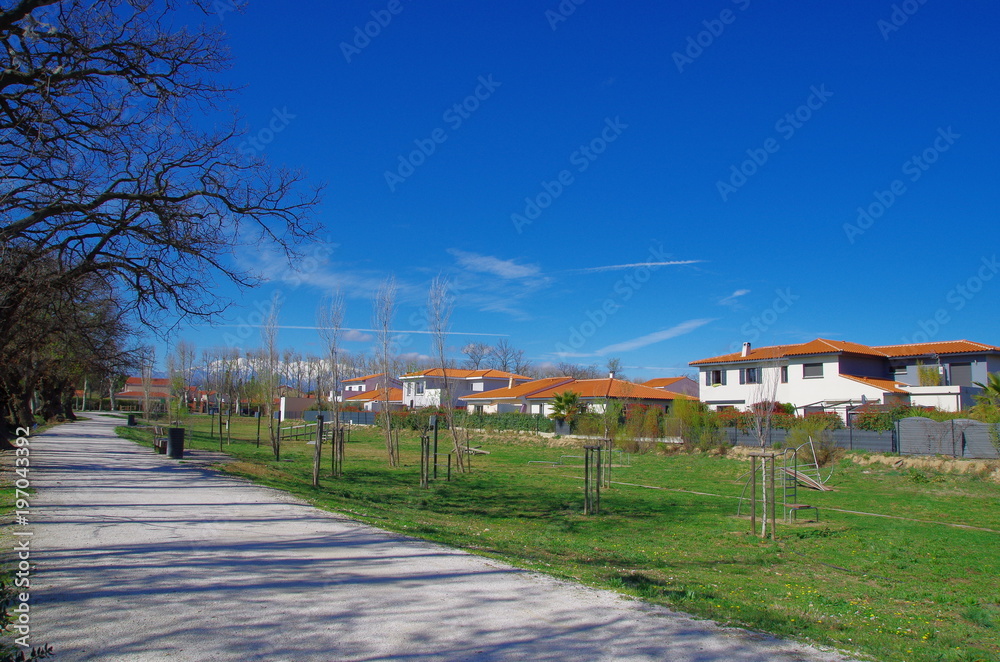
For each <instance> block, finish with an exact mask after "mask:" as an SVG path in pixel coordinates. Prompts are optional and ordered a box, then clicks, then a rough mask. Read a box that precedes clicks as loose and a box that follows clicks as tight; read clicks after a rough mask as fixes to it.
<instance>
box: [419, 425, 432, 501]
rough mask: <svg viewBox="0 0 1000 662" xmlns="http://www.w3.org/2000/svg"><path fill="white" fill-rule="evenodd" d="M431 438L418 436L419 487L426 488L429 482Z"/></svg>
mask: <svg viewBox="0 0 1000 662" xmlns="http://www.w3.org/2000/svg"><path fill="white" fill-rule="evenodd" d="M430 465H431V438H430V437H429V436H428V435H426V434H425V435H421V436H420V487H422V488H424V489H427V488H428V487H429V482H430V480H429V479H430Z"/></svg>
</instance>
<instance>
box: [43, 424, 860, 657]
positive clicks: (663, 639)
mask: <svg viewBox="0 0 1000 662" xmlns="http://www.w3.org/2000/svg"><path fill="white" fill-rule="evenodd" d="M121 423H122V420H121V419H112V418H108V417H102V416H93V419H92V420H90V421H86V422H80V423H72V424H67V425H62V426H58V427H57V428H55V429H53V430H51V431H49V432H47V433H45V434H43V435H40V436H38V437H36V438H34V439H32V445H31V461H32V483H33V486H34V487H35V488H36V489H37V492H36V495H35V499H34V502H33V506H32V524H31V527H32V529H33V530H34V532H35V534H34V537H33V539H32V547H33V556H32V559H33V560H34V561H35V562H36V563H37V567H36V569H35V575H34V577H33V582H32V588H33V590H32V594H31V595H32V598H31V599H32V605H31V615H32V635H33V639H32V643H35V644H37V643H41V642H48V643H51V644H53V645H54V646H55V648H56V651H57V653H58V658H57V659H59V660H109V661H111V660H113V661H115V662H123V661H128V662H131V661H147V660H149V661H151V660H198V661H204V660H211V661H230V660H231V661H233V662H237V661H239V662H249V661H251V660H267V661H269V662H281V661H286V660H287V661H289V662H292V661H294V662H300V661H307V660H323V661H324V662H330V661H334V662H341V661H347V660H418V661H419V660H449V661H450V660H475V661H493V660H523V661H525V662H529V661H530V662H541V661H546V660H567V661H569V660H572V661H573V662H580V661H587V662H589V661H593V660H615V661H617V660H623V661H637V662H638V661H649V660H668V661H670V662H712V661H723V660H725V661H726V662H750V661H759V662H764V661H768V662H792V661H803V662H806V661H808V662H814V661H815V662H818V661H821V660H822V661H828V662H834V661H837V662H840V661H843V660H845V659H846V658H843V657H841V656H839V655H836V654H834V653H829V652H821V651H819V650H817V649H815V648H811V647H808V646H804V645H800V644H795V643H791V642H784V641H777V640H774V639H772V638H770V637H765V636H762V635H758V634H753V633H749V632H745V631H741V630H734V629H725V628H720V627H717V626H715V625H713V624H711V623H709V622H706V621H696V620H693V619H690V618H687V617H685V616H683V615H680V614H677V613H674V612H671V611H668V610H666V609H661V608H658V607H651V606H648V605H645V604H643V603H641V602H637V601H632V600H628V599H624V598H622V597H620V596H618V595H616V594H615V593H612V592H607V591H598V590H593V589H589V588H584V587H581V586H576V585H574V584H570V583H566V582H561V581H557V580H555V579H551V578H549V577H546V576H544V575H539V574H535V573H532V572H526V571H523V570H518V569H516V568H513V567H510V566H508V565H505V564H503V563H499V562H496V561H492V560H488V559H484V558H480V557H477V556H474V555H471V554H466V553H464V552H460V551H456V550H453V549H450V548H447V547H443V546H440V545H435V544H431V543H427V542H423V541H420V540H414V539H411V538H406V537H403V536H400V535H397V534H393V533H387V532H385V531H382V530H380V529H377V528H374V527H371V526H368V525H364V524H360V523H357V522H354V521H351V520H349V519H347V518H345V517H342V516H338V515H334V514H330V513H326V512H323V511H321V510H318V509H316V508H313V507H312V506H309V505H307V504H304V503H302V502H300V501H298V500H296V499H294V498H292V497H290V496H288V495H286V494H283V493H281V492H277V491H275V490H271V489H267V488H262V487H256V486H254V485H252V484H250V483H248V482H246V481H242V480H238V479H234V478H228V477H224V476H220V475H218V474H215V473H213V472H211V471H209V470H207V469H205V468H204V467H203V466H199V463H197V462H187V461H184V462H178V461H176V460H170V459H169V458H166V457H164V456H160V455H155V454H154V453H152V452H151V451H150V450H149V449H148V448H145V447H141V446H138V445H135V444H133V443H131V442H128V441H125V440H122V439H118V438H117V437H115V436H114V431H113V428H114V426H115V425H118V424H121ZM198 455H199V453H197V452H196V453H194V454H193V455H192V457H193V458H194V459H197V457H198ZM200 455H201V456H202V457H203V458H204V456H205V455H206V454H204V453H201V454H200Z"/></svg>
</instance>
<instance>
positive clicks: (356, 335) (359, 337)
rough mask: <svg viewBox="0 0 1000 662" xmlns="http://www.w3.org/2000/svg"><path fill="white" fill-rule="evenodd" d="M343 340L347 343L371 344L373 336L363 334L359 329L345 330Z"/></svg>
mask: <svg viewBox="0 0 1000 662" xmlns="http://www.w3.org/2000/svg"><path fill="white" fill-rule="evenodd" d="M343 339H344V340H346V341H347V342H372V341H373V340H375V336H373V335H372V334H370V333H365V332H364V331H362V330H360V329H347V330H346V331H345V332H344V338H343Z"/></svg>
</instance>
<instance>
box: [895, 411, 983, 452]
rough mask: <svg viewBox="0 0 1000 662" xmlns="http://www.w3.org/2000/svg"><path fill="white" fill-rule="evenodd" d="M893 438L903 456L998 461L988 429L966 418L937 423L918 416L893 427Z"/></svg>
mask: <svg viewBox="0 0 1000 662" xmlns="http://www.w3.org/2000/svg"><path fill="white" fill-rule="evenodd" d="M896 434H897V436H898V437H899V452H900V453H901V454H903V455H950V456H952V457H965V458H981V459H996V458H997V457H1000V455H998V454H997V449H996V448H995V447H994V446H993V443H992V442H991V440H990V428H989V426H988V425H987V424H986V423H980V422H979V421H973V420H969V419H967V418H957V419H954V420H951V421H941V422H938V421H932V420H931V419H929V418H922V417H919V416H914V417H911V418H904V419H901V420H900V421H898V422H897V423H896Z"/></svg>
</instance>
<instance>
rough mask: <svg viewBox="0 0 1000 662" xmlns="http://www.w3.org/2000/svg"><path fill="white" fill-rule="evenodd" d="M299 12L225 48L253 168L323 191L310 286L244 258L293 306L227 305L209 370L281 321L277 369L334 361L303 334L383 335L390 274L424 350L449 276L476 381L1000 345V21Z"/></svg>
mask: <svg viewBox="0 0 1000 662" xmlns="http://www.w3.org/2000/svg"><path fill="white" fill-rule="evenodd" d="M577 1H578V2H579V1H580V0H577ZM216 6H217V7H225V5H224V4H222V3H217V4H216ZM287 7H288V6H287V5H285V6H282V5H280V4H279V3H264V2H251V3H250V4H249V6H248V7H247V8H246V9H245V11H244V12H243V13H238V12H235V11H234V12H229V11H221V12H220V14H219V15H218V16H211V17H209V19H208V20H209V22H215V23H216V24H218V23H219V22H220V21H221V25H222V27H223V29H224V30H225V31H226V32H227V34H228V36H229V43H230V47H231V51H232V52H231V54H232V60H233V65H234V66H233V67H232V69H231V70H229V71H228V72H226V73H225V80H227V81H229V82H233V83H236V84H240V85H243V86H244V87H243V89H242V90H241V92H240V93H239V94H238V95H237V96H236V97H235V99H234V101H235V103H236V104H237V105H238V106H239V110H240V112H241V114H242V116H243V118H244V121H245V124H246V126H247V128H248V130H249V132H250V135H251V136H257V137H258V139H259V140H258V142H257V143H256V144H252V143H248V145H247V147H246V148H247V149H249V150H260V151H263V152H264V153H265V154H266V156H267V158H268V159H269V160H271V161H272V162H274V163H275V164H283V165H286V166H290V167H294V168H301V169H303V170H304V171H306V172H307V173H308V175H309V177H310V179H311V180H314V181H316V182H322V183H325V184H326V186H327V188H326V193H325V198H324V202H323V205H322V207H321V208H320V209H319V210H318V214H317V220H319V221H320V222H321V223H322V225H323V228H324V229H323V231H322V232H320V233H319V234H318V235H317V236H316V238H315V242H314V243H312V244H309V245H306V246H305V247H304V252H305V254H306V256H307V259H306V260H305V261H303V262H302V263H301V265H300V267H301V269H300V272H299V273H294V272H291V271H289V267H288V265H287V264H283V263H282V262H281V260H280V259H279V258H278V257H277V255H276V254H274V253H272V252H271V251H269V250H268V249H267V247H261V248H260V250H259V251H254V252H253V253H252V254H246V253H244V254H243V255H242V256H241V257H240V260H241V262H242V264H243V265H244V266H247V267H249V268H252V269H256V270H258V271H260V272H261V273H263V274H264V275H266V276H267V277H268V278H269V279H270V281H269V282H268V283H267V284H266V285H265V286H263V287H261V288H260V289H258V290H254V291H251V292H246V293H243V294H237V293H235V292H231V291H230V290H228V289H226V288H223V289H221V290H220V291H219V294H220V295H221V296H230V295H234V296H236V297H237V299H238V303H237V305H236V306H234V308H233V309H232V311H231V314H230V315H229V316H228V319H227V320H224V321H223V325H220V326H217V327H214V328H206V327H181V329H180V330H179V336H181V337H185V338H187V339H189V340H192V341H194V342H195V343H196V344H197V345H198V346H199V347H210V346H217V345H223V344H227V343H228V344H242V345H244V346H246V347H253V346H256V345H257V344H258V343H259V338H258V333H257V331H256V329H253V330H252V331H251V327H252V324H253V323H254V322H255V321H256V320H257V319H258V318H256V317H254V315H253V314H252V313H253V311H254V309H255V306H256V307H259V306H260V305H263V303H264V302H266V301H268V300H269V298H270V297H272V296H274V295H275V293H277V295H278V296H280V297H281V298H282V300H283V301H284V304H283V307H282V312H281V319H280V322H281V324H282V326H283V327H287V328H283V329H282V330H281V332H280V335H279V341H280V343H281V344H282V345H284V346H290V347H294V348H296V349H298V350H300V351H302V352H304V353H310V352H311V353H320V351H321V350H320V346H319V338H318V336H317V334H316V332H315V331H312V330H309V329H296V328H292V327H310V326H313V325H315V323H316V317H315V311H316V306H317V304H318V302H319V300H320V299H321V298H322V297H323V295H324V294H327V293H328V292H330V291H333V290H334V289H336V288H338V287H339V288H340V289H341V290H342V292H343V293H344V295H345V296H346V304H347V309H346V316H347V317H346V326H348V327H351V328H357V329H367V328H370V327H371V316H372V313H371V308H372V306H371V297H372V292H373V290H374V289H375V288H376V287H377V286H378V284H379V282H380V281H381V280H382V279H383V278H384V277H385V276H386V275H388V274H394V275H395V277H396V278H397V281H398V284H399V294H400V300H399V310H398V314H397V317H396V324H395V326H396V327H397V329H399V330H401V331H408V330H409V331H419V330H421V329H422V328H425V327H424V324H423V322H422V317H421V312H420V308H421V307H422V306H423V304H424V301H425V298H426V292H427V287H428V284H429V281H430V279H431V278H433V277H434V276H435V275H437V274H439V273H440V274H444V275H446V276H448V277H449V278H450V279H451V281H452V282H453V284H454V285H455V294H456V309H455V313H454V315H453V317H452V324H451V326H452V329H453V331H455V332H456V333H455V335H453V336H452V337H451V338H450V343H451V344H452V345H453V347H454V348H455V355H456V357H457V356H458V355H459V352H458V348H460V347H461V346H462V345H463V344H465V343H467V342H470V341H474V340H479V341H485V342H493V341H495V340H496V339H497V338H499V337H508V338H509V340H510V341H511V342H512V343H513V344H514V345H515V346H517V347H521V348H523V349H524V350H525V351H526V353H527V355H528V356H529V357H530V358H531V359H532V360H533V361H534V362H535V363H538V364H543V363H546V362H554V361H558V360H569V361H572V362H578V363H584V364H590V363H596V364H598V365H601V366H603V365H604V364H605V362H606V361H607V359H608V358H609V357H611V356H615V357H619V358H620V359H621V360H622V362H623V364H624V365H625V366H627V370H626V373H627V374H628V375H629V376H630V377H639V378H651V377H655V376H672V375H677V374H684V373H688V372H692V371H691V369H690V368H689V367H688V365H687V364H688V362H689V361H693V360H696V359H700V358H705V357H708V356H714V355H717V354H721V353H725V352H728V351H731V348H733V347H734V346H736V347H738V345H739V344H740V343H741V342H743V341H744V340H749V341H752V342H753V343H754V344H755V345H767V344H779V343H790V342H801V341H805V340H809V339H812V338H815V337H826V338H834V339H843V340H851V341H855V342H861V343H866V344H892V343H901V342H906V341H916V340H928V339H929V340H944V339H956V338H968V339H971V340H977V341H980V342H987V343H991V344H1000V332H998V331H997V327H996V321H997V317H996V314H995V311H996V309H997V302H998V299H1000V278H997V275H998V274H997V271H998V269H1000V267H998V266H997V263H996V258H995V255H996V252H997V250H996V243H997V242H996V239H995V237H996V236H997V235H996V229H995V227H996V225H995V220H996V215H997V210H998V200H997V191H998V190H1000V189H998V187H997V185H996V175H997V164H998V156H997V155H998V154H1000V132H998V131H997V127H996V112H997V111H996V108H997V101H998V89H1000V80H998V72H1000V67H998V64H1000V62H998V59H1000V58H998V47H997V41H996V39H995V34H996V32H997V29H998V28H1000V7H998V6H997V5H996V3H991V2H986V1H981V2H964V3H960V4H958V5H956V4H953V3H951V4H945V3H942V2H939V1H938V0H927V1H926V2H924V3H921V2H919V0H910V1H909V2H902V3H892V2H885V3H882V2H871V1H867V2H858V1H850V0H848V1H846V2H840V3H799V2H787V1H786V2H777V3H764V2H759V0H739V1H731V0H715V1H712V2H688V3H662V2H644V1H643V2H632V3H627V5H625V6H622V4H620V3H610V2H606V1H605V0H586V1H585V2H581V4H576V3H574V2H573V1H572V0H564V1H563V2H562V3H559V2H557V1H555V0H552V1H550V2H537V3H533V2H524V1H519V0H513V1H510V2H504V3H489V4H486V3H471V2H454V1H445V2H435V3H430V2H427V3H423V2H414V1H412V0H398V1H394V2H391V3H390V2H388V0H386V1H380V2H352V3H325V2H312V1H305V2H300V3H296V4H295V5H294V9H293V10H292V11H289V10H288V9H287ZM570 10H572V11H571V12H570ZM372 12H375V14H373V13H372ZM378 19H381V21H382V23H385V25H378V24H377V23H374V22H373V21H377V20H378ZM388 19H391V20H388ZM366 27H367V28H368V31H369V33H370V34H373V35H375V36H368V37H361V38H358V37H357V35H358V31H361V32H363V31H364V30H365V29H366ZM536 206H537V207H536ZM859 208H860V209H861V210H863V211H864V214H862V213H861V212H859ZM645 263H657V265H656V266H643V264H645ZM244 322H246V323H248V324H249V325H250V326H244V327H243V328H242V329H239V328H237V327H236V326H232V325H239V324H241V323H244ZM461 334H470V335H461ZM471 334H482V335H471ZM349 338H351V340H350V342H349V343H348V345H347V346H348V349H350V350H352V351H361V350H370V349H371V346H372V342H371V340H370V339H369V337H368V334H366V333H365V332H363V331H358V332H354V333H352V334H351V335H350V336H349ZM402 344H403V349H402V351H405V352H415V353H424V354H426V353H430V347H429V342H428V338H427V336H426V335H422V334H418V333H410V334H407V335H405V337H403V338H402Z"/></svg>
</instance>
